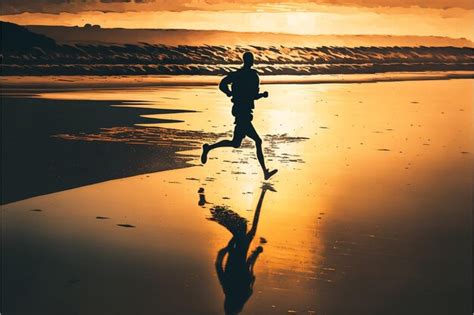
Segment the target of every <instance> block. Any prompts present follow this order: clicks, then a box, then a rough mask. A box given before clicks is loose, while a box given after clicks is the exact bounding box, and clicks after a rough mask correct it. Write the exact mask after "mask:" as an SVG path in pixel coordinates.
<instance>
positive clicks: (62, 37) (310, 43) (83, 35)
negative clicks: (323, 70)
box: [26, 25, 474, 47]
mask: <svg viewBox="0 0 474 315" xmlns="http://www.w3.org/2000/svg"><path fill="white" fill-rule="evenodd" d="M26 27H27V28H28V29H29V30H31V31H33V32H35V33H38V34H43V35H46V36H48V37H51V38H53V39H55V40H56V41H57V42H58V43H66V44H75V43H82V44H138V43H149V44H162V45H168V46H177V45H191V46H202V45H213V46H218V45H225V46H235V45H257V46H280V45H282V46H287V47H288V46H300V47H303V46H304V47H320V46H339V47H358V46H365V47H367V46H379V47H380V46H383V47H393V46H405V47H414V46H430V47H445V46H451V47H474V43H473V42H472V41H470V40H467V39H465V38H458V39H455V38H449V37H440V36H391V35H294V34H278V33H243V32H229V31H205V30H204V31H202V30H179V29H123V28H111V29H107V28H91V27H66V26H33V25H30V26H26Z"/></svg>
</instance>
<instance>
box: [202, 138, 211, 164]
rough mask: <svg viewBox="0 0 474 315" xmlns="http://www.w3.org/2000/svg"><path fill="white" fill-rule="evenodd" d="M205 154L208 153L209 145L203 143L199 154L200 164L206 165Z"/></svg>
mask: <svg viewBox="0 0 474 315" xmlns="http://www.w3.org/2000/svg"><path fill="white" fill-rule="evenodd" d="M207 152H209V144H207V143H205V144H204V145H203V146H202V154H201V163H202V164H206V162H207Z"/></svg>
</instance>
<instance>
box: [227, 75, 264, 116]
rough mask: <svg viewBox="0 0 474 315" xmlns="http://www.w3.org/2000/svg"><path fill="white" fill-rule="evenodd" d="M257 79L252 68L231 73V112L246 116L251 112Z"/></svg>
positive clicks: (256, 88)
mask: <svg viewBox="0 0 474 315" xmlns="http://www.w3.org/2000/svg"><path fill="white" fill-rule="evenodd" d="M258 84H259V79H258V75H257V72H256V71H255V70H254V69H239V70H237V71H236V72H234V73H233V80H232V85H231V89H232V102H233V103H234V106H233V108H232V114H233V115H234V116H236V117H237V116H248V115H250V114H252V110H253V108H254V100H255V96H256V95H257V93H258Z"/></svg>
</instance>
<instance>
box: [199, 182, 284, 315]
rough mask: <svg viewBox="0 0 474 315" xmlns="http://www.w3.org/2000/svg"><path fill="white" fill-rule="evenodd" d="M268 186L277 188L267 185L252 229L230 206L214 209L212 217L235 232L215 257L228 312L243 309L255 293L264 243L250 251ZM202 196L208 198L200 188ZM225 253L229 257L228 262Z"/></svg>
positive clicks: (263, 188)
mask: <svg viewBox="0 0 474 315" xmlns="http://www.w3.org/2000/svg"><path fill="white" fill-rule="evenodd" d="M267 190H271V191H275V190H274V188H273V187H272V186H271V185H270V184H264V185H263V187H262V190H261V193H260V197H259V199H258V203H257V207H256V208H255V213H254V217H253V221H252V226H251V228H250V230H248V227H247V220H246V219H244V218H242V217H241V216H240V215H238V214H237V213H235V212H234V211H232V210H230V209H229V208H227V207H225V206H215V207H212V208H211V209H210V211H211V218H209V220H212V221H215V222H217V223H219V224H220V225H221V226H223V227H225V228H226V229H227V230H228V231H229V232H230V233H232V238H231V239H230V240H229V242H228V244H227V245H226V246H225V247H224V248H222V249H220V250H219V251H218V252H217V257H216V261H215V267H216V273H217V277H218V279H219V283H220V284H221V286H222V290H223V291H224V294H225V300H224V311H225V314H226V315H235V314H238V313H240V312H241V311H242V309H243V307H244V305H245V303H246V302H247V301H248V299H249V298H250V297H251V296H252V293H253V285H254V283H255V275H254V271H253V268H254V265H255V263H256V261H257V258H258V257H259V255H260V254H261V253H262V252H263V247H262V246H257V247H256V248H255V249H254V250H253V251H252V252H251V253H250V255H248V251H249V249H250V245H251V244H252V241H253V239H254V237H255V233H256V232H257V227H258V222H259V219H260V211H261V209H262V205H263V200H264V198H265V193H266V191H267ZM201 200H205V197H204V191H201V192H200V202H201ZM247 230H248V231H247ZM225 257H227V259H226V261H225V262H224V258H225Z"/></svg>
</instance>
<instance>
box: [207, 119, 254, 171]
mask: <svg viewBox="0 0 474 315" xmlns="http://www.w3.org/2000/svg"><path fill="white" fill-rule="evenodd" d="M244 137H245V134H244V133H243V132H242V129H241V128H240V126H237V125H236V126H235V129H234V137H233V138H232V140H221V141H219V142H216V143H214V144H207V143H205V144H204V145H203V146H202V154H201V163H202V164H206V162H207V154H208V153H209V151H211V150H214V149H217V148H224V147H232V148H238V147H240V144H241V143H242V140H243V139H244Z"/></svg>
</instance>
